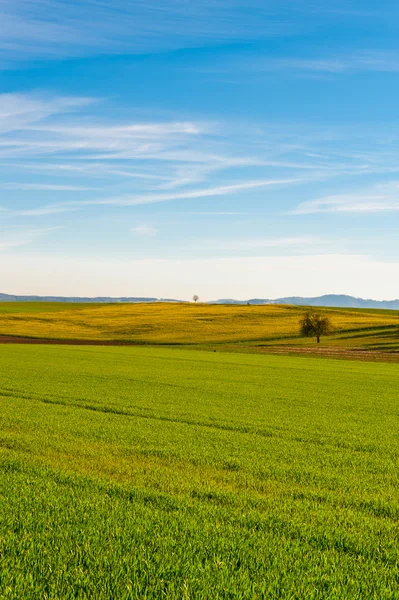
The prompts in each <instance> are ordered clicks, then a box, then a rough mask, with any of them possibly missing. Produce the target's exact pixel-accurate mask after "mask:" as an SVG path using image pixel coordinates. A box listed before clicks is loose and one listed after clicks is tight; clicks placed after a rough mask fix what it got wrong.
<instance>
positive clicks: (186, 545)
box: [0, 307, 399, 600]
mask: <svg viewBox="0 0 399 600" xmlns="http://www.w3.org/2000/svg"><path fill="white" fill-rule="evenodd" d="M195 308H199V307H194V309H195ZM245 308H247V307H244V309H245ZM87 310H88V309H87ZM94 310H97V309H93V311H94ZM98 310H99V313H98V314H102V313H103V311H106V310H107V309H106V308H102V309H98ZM112 310H116V309H114V308H112ZM275 310H276V311H278V310H280V309H278V308H276V309H275ZM288 310H289V309H287V312H288ZM48 314H49V313H48ZM61 314H63V313H54V318H56V317H57V318H58V317H60V315H61ZM64 314H65V313H64ZM73 314H75V315H76V318H77V319H80V316H79V315H80V314H81V313H80V309H73ZM337 314H338V313H337ZM67 317H68V319H72V311H70V312H68V314H67ZM32 318H33V317H32ZM348 318H350V319H355V318H356V315H354V316H351V317H348ZM369 318H370V319H372V318H374V317H373V315H372V313H370V316H369ZM375 318H376V320H378V319H379V323H381V322H382V321H383V319H384V318H385V317H384V316H380V315H378V317H375ZM389 318H391V317H389ZM359 319H360V317H359ZM387 319H388V317H387ZM294 320H297V313H294ZM337 320H338V317H337ZM66 321H67V319H66V320H64V321H61V323H64V325H65V322H66ZM21 323H22V321H20V322H19V324H18V327H21V326H22V325H21ZM114 325H115V324H114ZM38 327H39V325H38ZM226 327H227V325H226ZM243 327H245V325H243ZM93 329H94V331H95V332H96V335H97V332H98V331H103V332H104V330H101V328H100V326H99V324H98V322H97V321H96V319H95V317H94V325H93ZM210 330H211V328H210ZM210 330H209V331H210ZM68 331H69V330H68ZM54 332H55V330H54ZM72 333H73V332H71V334H72ZM104 335H111V334H110V333H109V332H105V333H104ZM112 335H113V333H112ZM143 335H144V334H143ZM179 335H180V332H179ZM248 335H250V333H248ZM398 389H399V370H398V368H397V365H393V364H385V363H367V362H349V361H333V360H328V359H325V360H318V359H313V358H302V357H294V358H293V357H287V356H269V355H252V354H234V353H224V352H216V353H214V352H201V351H198V352H193V351H189V350H186V349H182V348H174V349H170V348H155V347H129V348H126V347H94V346H93V347H83V346H51V345H49V346H40V345H37V346H33V345H17V344H15V345H0V598H1V599H18V600H20V599H24V600H26V599H35V600H36V599H37V600H39V599H40V600H46V599H47V600H48V599H52V600H56V599H57V600H60V599H62V600H64V599H72V598H75V599H76V598H78V599H92V598H95V599H96V600H103V599H104V600H105V599H107V600H108V599H109V598H115V599H118V600H127V599H130V600H133V599H134V600H144V599H151V600H152V599H153V600H159V599H162V598H167V599H171V600H181V599H192V600H194V599H195V600H196V599H209V600H218V599H231V600H236V599H238V600H239V599H245V600H247V599H251V600H252V599H261V598H267V599H271V600H272V599H273V600H274V599H277V598H278V599H286V600H288V599H290V600H294V599H298V600H299V599H301V600H302V599H304V598H306V599H312V600H318V599H328V600H334V599H335V600H338V599H340V600H342V599H345V600H352V599H357V600H372V599H375V600H388V599H390V600H391V599H394V598H397V597H398V589H399V587H398V586H399V525H398V523H399V501H398V485H399V475H398V473H399V471H398V466H399V462H398V461H399V443H398V442H399V433H398V432H399V411H398Z"/></svg>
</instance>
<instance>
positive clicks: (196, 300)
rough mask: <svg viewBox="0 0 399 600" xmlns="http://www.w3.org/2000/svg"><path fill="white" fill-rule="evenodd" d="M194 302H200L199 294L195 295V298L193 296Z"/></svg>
mask: <svg viewBox="0 0 399 600" xmlns="http://www.w3.org/2000/svg"><path fill="white" fill-rule="evenodd" d="M193 300H194V302H198V300H199V296H197V294H194V296H193Z"/></svg>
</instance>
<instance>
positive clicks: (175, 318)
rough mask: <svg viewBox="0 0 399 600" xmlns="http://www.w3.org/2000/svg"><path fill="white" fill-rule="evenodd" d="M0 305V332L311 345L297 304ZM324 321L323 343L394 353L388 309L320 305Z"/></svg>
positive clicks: (396, 345)
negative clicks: (327, 330) (327, 328)
mask: <svg viewBox="0 0 399 600" xmlns="http://www.w3.org/2000/svg"><path fill="white" fill-rule="evenodd" d="M22 305H23V303H0V336H1V335H3V336H6V335H8V336H27V337H29V338H47V339H54V340H55V339H64V340H68V339H69V340H71V339H74V340H97V341H101V340H102V341H119V342H125V343H133V344H134V343H135V344H234V343H243V342H244V343H248V342H249V343H255V344H256V343H261V344H263V343H265V342H266V343H269V344H275V343H277V344H299V345H303V344H305V345H313V344H314V341H313V340H309V339H306V338H305V339H303V338H300V337H299V335H298V330H299V325H298V323H299V319H300V318H301V316H303V314H304V312H305V311H306V310H307V309H306V308H304V307H299V306H287V305H280V306H278V305H266V306H237V305H207V304H199V305H193V304H188V303H187V304H176V303H154V304H111V305H98V304H97V305H95V304H92V305H82V304H75V305H62V304H60V303H53V304H51V303H48V304H47V305H46V303H27V304H26V305H25V306H22ZM320 311H321V312H324V313H325V314H327V315H328V316H329V317H330V319H331V322H332V325H333V329H334V335H333V336H332V337H331V338H329V339H325V340H324V342H323V343H324V344H327V345H342V346H348V347H351V346H355V347H362V348H381V349H386V350H399V315H398V314H397V313H396V312H394V311H383V310H381V311H379V310H357V309H337V308H331V309H320Z"/></svg>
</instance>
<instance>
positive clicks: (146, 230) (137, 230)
mask: <svg viewBox="0 0 399 600" xmlns="http://www.w3.org/2000/svg"><path fill="white" fill-rule="evenodd" d="M130 231H131V232H132V233H134V234H135V235H137V236H139V237H153V236H154V235H156V234H157V233H158V229H156V227H151V226H150V225H137V226H136V227H131V229H130Z"/></svg>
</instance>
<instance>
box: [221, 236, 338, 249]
mask: <svg viewBox="0 0 399 600" xmlns="http://www.w3.org/2000/svg"><path fill="white" fill-rule="evenodd" d="M219 245H220V247H221V248H223V249H224V250H261V249H262V248H263V249H273V248H276V249H283V248H287V249H291V250H293V249H296V250H299V249H306V250H309V249H310V248H311V247H312V248H315V247H318V249H319V250H320V247H323V248H325V247H326V246H331V242H329V241H328V240H324V239H321V238H317V237H314V236H302V237H268V238H262V239H251V240H240V239H237V240H233V241H229V242H219Z"/></svg>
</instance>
